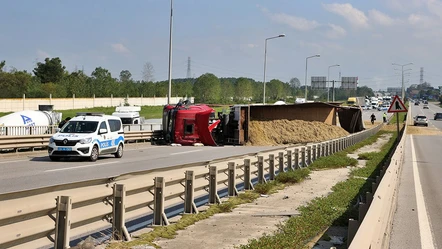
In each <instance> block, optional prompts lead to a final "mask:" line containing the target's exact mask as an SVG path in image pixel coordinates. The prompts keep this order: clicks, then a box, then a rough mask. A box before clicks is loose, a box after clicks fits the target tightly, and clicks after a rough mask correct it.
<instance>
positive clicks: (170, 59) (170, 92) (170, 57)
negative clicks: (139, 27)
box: [167, 0, 173, 105]
mask: <svg viewBox="0 0 442 249" xmlns="http://www.w3.org/2000/svg"><path fill="white" fill-rule="evenodd" d="M172 27H173V0H170V26H169V93H168V94H167V104H168V105H169V104H170V97H171V94H172Z"/></svg>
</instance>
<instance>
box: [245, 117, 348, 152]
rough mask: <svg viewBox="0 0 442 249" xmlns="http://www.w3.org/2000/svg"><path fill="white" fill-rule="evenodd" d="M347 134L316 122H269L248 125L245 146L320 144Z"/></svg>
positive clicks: (339, 128)
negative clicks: (247, 140) (247, 137)
mask: <svg viewBox="0 0 442 249" xmlns="http://www.w3.org/2000/svg"><path fill="white" fill-rule="evenodd" d="M348 134H349V133H348V132H347V131H346V130H344V129H342V128H341V127H338V126H334V125H329V124H325V123H322V122H318V121H313V122H310V121H304V120H287V119H283V120H271V121H251V122H250V123H249V137H250V141H249V142H248V144H247V145H255V146H257V145H261V146H262V145H281V144H287V145H288V144H299V143H308V142H322V141H326V140H330V139H334V138H338V137H342V136H347V135H348Z"/></svg>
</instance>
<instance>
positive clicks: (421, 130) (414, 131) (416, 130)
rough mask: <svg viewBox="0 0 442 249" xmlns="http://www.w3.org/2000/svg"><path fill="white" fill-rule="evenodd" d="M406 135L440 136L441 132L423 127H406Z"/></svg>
mask: <svg viewBox="0 0 442 249" xmlns="http://www.w3.org/2000/svg"><path fill="white" fill-rule="evenodd" d="M407 134H411V135H442V131H440V130H439V129H436V128H430V127H424V126H408V128H407Z"/></svg>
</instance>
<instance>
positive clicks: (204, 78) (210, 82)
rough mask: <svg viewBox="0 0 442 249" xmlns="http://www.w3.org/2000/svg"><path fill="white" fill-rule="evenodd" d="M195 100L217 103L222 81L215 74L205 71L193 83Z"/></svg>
mask: <svg viewBox="0 0 442 249" xmlns="http://www.w3.org/2000/svg"><path fill="white" fill-rule="evenodd" d="M193 93H194V97H195V102H199V103H217V102H218V101H219V99H220V95H221V83H220V81H219V79H218V77H216V76H215V75H214V74H211V73H205V74H203V75H201V76H200V77H198V79H197V80H196V81H195V84H194V85H193Z"/></svg>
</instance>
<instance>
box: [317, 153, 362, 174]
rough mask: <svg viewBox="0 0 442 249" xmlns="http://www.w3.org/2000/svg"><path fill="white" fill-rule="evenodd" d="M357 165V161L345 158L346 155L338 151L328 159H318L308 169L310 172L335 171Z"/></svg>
mask: <svg viewBox="0 0 442 249" xmlns="http://www.w3.org/2000/svg"><path fill="white" fill-rule="evenodd" d="M357 164H358V160H356V159H354V158H350V157H348V156H347V153H345V152H344V151H340V152H337V153H335V154H333V155H330V156H328V157H320V158H318V159H317V160H316V161H314V162H313V163H312V164H311V165H310V166H309V168H310V169H312V170H321V169H337V168H344V167H347V166H356V165H357Z"/></svg>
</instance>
